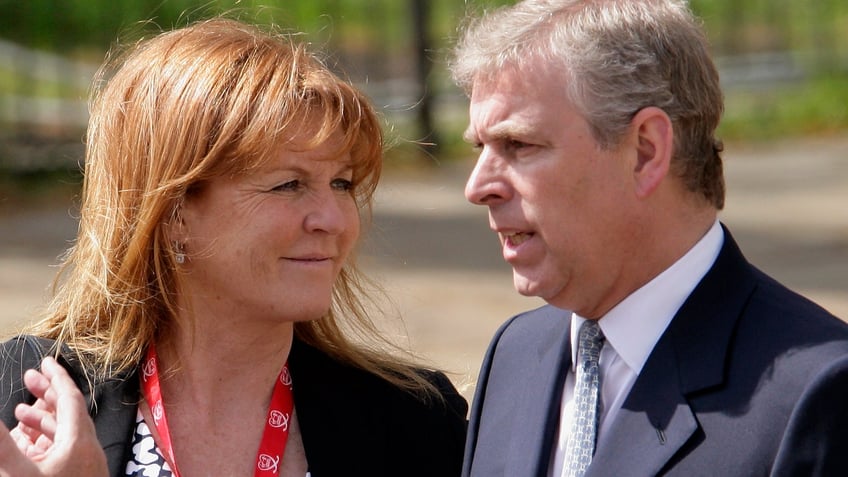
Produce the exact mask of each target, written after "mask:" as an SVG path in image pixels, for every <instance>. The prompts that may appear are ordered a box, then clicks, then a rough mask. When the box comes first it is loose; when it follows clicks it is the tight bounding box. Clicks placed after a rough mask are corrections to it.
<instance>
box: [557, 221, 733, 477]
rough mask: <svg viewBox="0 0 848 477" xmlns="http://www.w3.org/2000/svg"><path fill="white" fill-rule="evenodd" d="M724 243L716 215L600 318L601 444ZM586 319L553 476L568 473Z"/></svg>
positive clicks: (578, 321)
mask: <svg viewBox="0 0 848 477" xmlns="http://www.w3.org/2000/svg"><path fill="white" fill-rule="evenodd" d="M723 243H724V231H723V230H722V228H721V225H720V224H719V222H718V220H716V222H715V223H714V224H713V226H712V227H711V228H710V230H709V231H708V232H707V233H706V234H705V235H704V236H703V237H702V238H701V240H699V241H698V243H696V244H695V246H693V247H692V248H691V249H690V250H689V251H688V252H686V254H685V255H683V257H681V258H680V259H679V260H678V261H677V262H675V263H674V264H672V265H671V266H670V267H668V268H667V269H665V270H664V271H663V272H662V273H660V274H659V275H657V276H656V277H654V279H653V280H651V281H650V282H648V283H646V284H645V285H644V286H643V287H642V288H639V289H638V290H636V291H635V292H633V293H631V294H630V295H629V296H628V297H627V298H625V299H624V300H622V301H621V302H620V303H619V304H618V305H616V306H615V307H614V308H612V309H611V310H610V311H609V312H607V314H606V315H604V316H602V317H601V318H600V321H598V324H599V325H600V327H601V331H603V332H604V337H606V341H605V342H604V346H603V348H602V349H601V356H600V360H599V366H600V377H601V395H600V400H601V403H600V409H599V423H600V425H599V429H598V444H597V446H596V448H597V447H601V446H602V445H603V439H604V435H605V434H606V432H607V430H608V429H609V427H610V425H611V423H612V422H613V420H614V419H615V415H616V413H618V410H619V409H621V405H622V403H624V399H625V397H627V394H628V393H629V392H630V388H632V387H633V383H634V382H635V381H636V378H637V377H638V376H639V373H640V372H641V371H642V366H644V365H645V361H647V360H648V356H649V355H650V354H651V351H652V350H653V349H654V346H655V345H656V343H657V341H658V340H659V339H660V336H662V334H663V332H665V329H666V327H668V324H669V323H670V322H671V319H672V318H673V317H674V315H675V313H677V310H678V309H680V307H681V306H682V305H683V302H685V301H686V298H688V297H689V295H690V294H691V293H692V290H694V289H695V286H697V284H698V282H700V281H701V279H702V278H703V277H704V275H706V273H707V271H708V270H709V269H710V267H712V265H713V263H714V262H715V260H716V258H717V257H718V253H719V251H720V250H721V246H722V244H723ZM584 321H586V320H585V318H582V317H580V316H578V315H577V314H576V313H575V314H573V315H572V319H571V368H570V369H569V371H568V374H567V375H566V377H565V388H564V390H563V395H562V409H561V412H560V423H559V432H558V439H557V442H556V443H555V445H556V448H555V449H554V453H553V462H552V464H553V465H552V466H551V474H550V475H551V477H560V476H561V475H562V464H563V460H564V458H565V446H566V444H567V442H568V431H567V430H568V429H569V427H570V425H571V420H572V418H573V415H574V408H573V405H572V401H573V399H572V398H573V395H574V380H575V366H574V363H576V362H578V361H577V343H578V334H579V331H580V325H582V324H583V322H584Z"/></svg>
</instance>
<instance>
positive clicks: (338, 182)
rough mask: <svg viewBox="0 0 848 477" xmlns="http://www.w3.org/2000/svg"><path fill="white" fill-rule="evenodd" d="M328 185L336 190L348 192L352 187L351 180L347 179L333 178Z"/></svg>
mask: <svg viewBox="0 0 848 477" xmlns="http://www.w3.org/2000/svg"><path fill="white" fill-rule="evenodd" d="M330 186H331V187H332V188H333V189H335V190H338V191H342V192H348V191H350V190H352V189H353V181H350V180H347V179H334V180H333V181H332V182H331V183H330Z"/></svg>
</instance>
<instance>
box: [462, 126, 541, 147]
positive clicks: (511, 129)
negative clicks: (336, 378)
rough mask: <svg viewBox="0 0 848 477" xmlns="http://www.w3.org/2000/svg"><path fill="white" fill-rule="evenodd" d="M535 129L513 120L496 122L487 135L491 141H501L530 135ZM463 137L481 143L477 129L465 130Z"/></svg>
mask: <svg viewBox="0 0 848 477" xmlns="http://www.w3.org/2000/svg"><path fill="white" fill-rule="evenodd" d="M532 131H533V128H532V127H528V126H526V125H522V124H517V123H512V122H504V123H499V124H495V125H494V126H492V127H491V128H489V129H488V130H486V131H485V136H486V137H487V138H488V139H489V140H490V141H499V140H504V139H515V138H520V137H526V136H528V135H530V133H531V132H532ZM462 139H463V140H465V142H468V143H471V144H475V143H479V142H481V141H480V138H479V135H478V134H477V131H476V130H475V129H473V128H471V127H469V128H468V129H466V130H465V132H464V133H463V134H462Z"/></svg>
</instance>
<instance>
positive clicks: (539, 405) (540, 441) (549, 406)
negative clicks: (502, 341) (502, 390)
mask: <svg viewBox="0 0 848 477" xmlns="http://www.w3.org/2000/svg"><path fill="white" fill-rule="evenodd" d="M556 313H563V312H562V310H557V311H556ZM568 316H569V318H567V319H566V326H565V328H564V330H565V331H564V332H561V333H551V334H549V335H548V336H546V337H545V338H546V339H545V340H544V341H542V342H540V343H539V344H538V348H537V355H536V356H537V360H538V365H537V366H535V367H534V368H533V370H532V371H528V373H530V374H529V375H528V377H527V378H526V379H522V380H521V381H520V382H522V383H524V384H525V386H524V389H522V390H521V391H520V393H519V394H518V395H519V396H520V397H519V399H518V402H516V403H515V404H516V405H515V415H514V420H513V424H514V425H513V427H512V429H511V430H510V432H514V436H513V438H512V439H511V446H510V449H509V456H508V458H507V465H506V469H505V472H504V475H526V476H534V475H535V476H540V477H541V476H546V475H547V471H548V466H549V465H550V462H549V461H550V456H551V449H552V447H553V443H554V438H555V437H556V431H557V429H558V428H559V415H560V406H561V402H562V389H563V384H564V382H565V371H566V370H567V369H568V367H569V366H571V340H570V334H569V332H568V330H570V329H571V328H570V327H571V318H570V312H569V315H568ZM551 319H554V318H553V317H551Z"/></svg>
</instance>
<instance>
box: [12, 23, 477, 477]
mask: <svg viewBox="0 0 848 477" xmlns="http://www.w3.org/2000/svg"><path fill="white" fill-rule="evenodd" d="M116 64H117V66H118V67H117V69H114V71H113V69H110V67H109V65H108V64H107V67H106V68H104V69H103V70H102V73H101V76H100V77H101V78H108V80H107V81H105V83H104V84H105V86H103V87H102V88H101V89H99V90H98V91H97V92H96V93H95V95H94V100H93V103H92V111H91V120H90V124H89V131H88V135H87V151H86V162H85V183H84V186H83V202H82V207H81V216H80V226H79V227H80V228H79V235H78V237H77V240H76V243H75V244H74V246H73V247H72V248H71V249H70V251H69V252H68V254H67V258H66V261H65V264H64V267H63V271H64V275H65V276H64V280H63V281H61V282H60V283H59V285H58V289H57V293H56V296H55V298H54V300H53V301H52V303H51V306H50V308H49V310H48V314H47V316H46V318H44V319H43V320H42V321H41V322H39V323H37V324H36V325H34V327H33V328H32V330H31V331H30V332H29V335H25V336H21V337H18V338H15V339H12V340H10V341H9V342H7V343H5V345H4V349H3V350H2V353H3V354H2V357H3V360H4V361H3V370H4V374H3V376H4V379H3V380H2V381H3V382H2V384H1V385H0V393H2V394H0V395H2V396H9V399H8V401H7V402H6V403H4V405H3V407H2V417H3V422H4V423H5V424H6V425H7V426H8V427H9V428H12V431H11V434H9V433H6V432H0V462H1V463H0V475H2V471H3V470H4V469H16V470H15V472H21V473H20V474H16V475H44V474H46V475H54V474H62V475H69V474H71V473H73V472H76V473H77V474H85V475H106V474H108V475H113V476H116V475H144V476H150V475H155V476H168V475H182V476H193V475H209V474H210V472H213V473H214V475H227V476H229V475H254V474H255V475H286V476H290V475H291V476H299V477H301V476H303V475H307V472H309V473H310V474H311V475H312V477H321V476H325V475H330V476H331V475H369V476H374V475H422V476H424V475H427V476H448V475H453V474H456V475H458V473H459V467H460V465H461V458H462V457H461V456H462V447H463V440H464V426H465V412H466V404H465V401H464V400H463V399H462V398H461V397H460V396H459V394H458V393H457V392H456V390H455V389H454V388H453V386H452V385H451V384H450V382H449V381H448V380H447V378H445V376H444V375H442V374H441V373H437V372H428V371H422V370H419V369H417V368H415V367H413V366H412V365H410V364H409V363H406V362H404V361H400V360H398V359H397V358H396V357H394V356H393V355H389V354H386V353H384V352H382V351H380V350H381V349H383V348H385V346H386V345H387V343H386V342H385V341H383V340H382V339H381V338H380V336H379V334H378V333H377V331H376V329H375V327H374V325H373V324H372V322H371V321H370V320H369V318H368V317H367V316H366V311H365V301H364V299H365V298H367V293H366V292H367V290H368V283H367V282H366V281H364V279H363V277H362V276H361V275H360V273H359V272H358V271H357V269H356V266H355V260H354V257H353V252H354V248H355V245H356V243H357V241H358V238H359V232H360V221H361V220H362V219H363V218H367V217H368V212H369V210H370V203H371V198H372V193H373V192H374V188H375V187H376V185H377V182H378V179H379V176H380V169H381V154H382V138H381V133H380V127H379V123H378V120H377V118H376V116H375V113H374V112H373V110H372V109H371V107H370V106H369V104H368V103H367V101H366V100H365V98H364V97H363V96H362V94H361V93H359V92H357V91H356V90H355V89H353V88H352V87H351V86H350V85H348V84H347V83H346V82H344V81H342V80H340V79H339V78H337V77H336V76H335V75H333V74H332V73H331V72H330V71H329V70H328V69H327V68H326V67H325V66H324V65H323V64H322V63H320V61H318V60H317V59H316V58H315V57H313V56H311V55H310V54H309V53H307V52H306V51H305V50H304V48H303V47H302V46H300V45H297V44H294V43H293V42H292V39H291V38H290V37H285V36H275V35H271V34H267V33H265V32H262V31H260V30H259V29H257V28H255V27H251V26H247V25H244V24H242V23H239V22H235V21H232V20H222V19H215V20H209V21H205V22H201V23H198V24H195V25H192V26H189V27H187V28H183V29H180V30H176V31H173V32H168V33H164V34H161V35H159V36H157V37H154V38H153V39H151V40H148V41H143V42H140V43H139V44H137V45H136V46H135V48H134V49H133V50H132V52H131V53H130V54H129V55H128V56H126V57H125V58H124V59H122V60H120V61H118V62H117V63H116ZM363 338H364V339H365V340H364V341H363ZM361 343H367V344H361ZM43 356H55V357H56V359H57V360H58V362H59V363H61V364H62V366H57V364H56V362H55V361H53V360H52V359H51V358H49V357H48V358H45V360H44V362H43V363H42V366H41V371H40V372H38V371H33V370H30V371H26V372H24V370H26V369H29V368H36V367H38V365H39V363H40V362H41V361H42V357H43ZM65 370H67V374H66V371H65ZM77 387H78V388H79V389H80V390H81V391H82V394H81V395H80V394H79V392H78V391H77ZM16 403H24V404H21V405H19V406H17V408H16V407H15V404H16ZM86 406H87V407H86ZM86 412H90V414H91V416H92V418H93V427H92V425H91V422H90V421H88V420H87V418H86ZM95 432H96V439H97V440H98V441H99V446H100V447H102V448H103V451H105V459H104V458H103V457H102V454H100V451H99V450H98V449H96V448H95V449H94V450H92V447H96V446H94V445H93V444H92V443H94V442H95V438H94V433H95ZM10 436H11V438H12V439H11V440H12V441H14V443H15V444H17V446H18V448H19V450H20V452H17V453H16V452H8V444H9V442H11V441H10V439H9V437H10ZM24 455H26V456H27V457H28V458H27V459H24V458H23V456H24ZM79 456H85V458H83V459H79V458H78V457H79ZM80 460H82V461H84V462H80ZM33 462H34V463H35V465H36V466H39V469H37V470H36V469H35V468H34V467H33V465H32V463H33ZM13 465H20V466H21V467H12V466H13ZM4 466H5V467H4ZM107 468H108V470H107ZM20 469H24V470H25V471H26V473H24V470H20ZM39 472H41V473H39ZM51 473H52V474H51ZM77 474H75V475H77Z"/></svg>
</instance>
